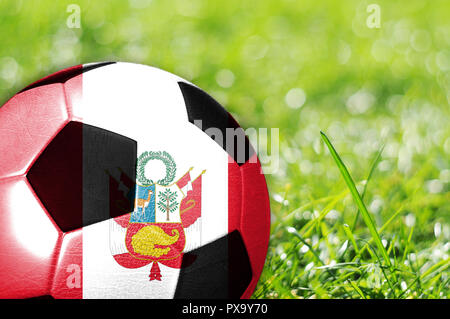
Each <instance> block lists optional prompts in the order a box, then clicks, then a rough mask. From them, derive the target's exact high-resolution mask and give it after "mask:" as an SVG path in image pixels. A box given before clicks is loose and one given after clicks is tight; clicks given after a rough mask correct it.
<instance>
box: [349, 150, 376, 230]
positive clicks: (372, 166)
mask: <svg viewBox="0 0 450 319" xmlns="http://www.w3.org/2000/svg"><path fill="white" fill-rule="evenodd" d="M383 150H384V145H383V146H381V148H380V150H379V151H378V153H377V155H376V156H375V159H374V160H373V162H372V165H371V166H370V171H369V175H367V178H366V183H365V184H364V188H363V191H362V194H361V199H362V200H364V197H365V196H366V191H367V185H368V184H369V181H370V179H371V178H372V175H373V172H374V171H375V168H377V166H378V163H379V162H380V159H381V154H382V153H383ZM359 215H360V210H359V209H358V211H357V212H356V216H355V220H354V221H353V225H352V231H354V230H355V227H356V223H357V222H358V218H359Z"/></svg>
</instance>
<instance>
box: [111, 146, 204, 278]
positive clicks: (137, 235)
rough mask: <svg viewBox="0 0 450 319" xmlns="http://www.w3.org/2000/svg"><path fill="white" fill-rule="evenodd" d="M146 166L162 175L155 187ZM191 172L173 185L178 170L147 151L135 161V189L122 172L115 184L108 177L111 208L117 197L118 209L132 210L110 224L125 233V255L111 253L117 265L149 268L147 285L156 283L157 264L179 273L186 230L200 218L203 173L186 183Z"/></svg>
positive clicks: (168, 157)
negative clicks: (154, 163)
mask: <svg viewBox="0 0 450 319" xmlns="http://www.w3.org/2000/svg"><path fill="white" fill-rule="evenodd" d="M151 160H159V161H161V162H162V163H163V164H164V165H165V169H166V174H165V177H164V178H162V179H160V180H158V181H156V182H155V181H153V180H151V179H149V178H147V177H146V174H145V172H146V170H145V169H146V166H147V164H148V162H149V161H151ZM191 170H192V168H191V169H189V170H188V171H187V172H186V173H185V174H184V175H182V176H181V177H180V178H179V179H178V180H176V181H175V182H174V180H175V178H176V173H177V167H176V164H175V161H174V160H173V158H172V156H171V155H170V154H169V153H167V152H165V151H162V152H160V151H159V152H152V151H148V152H144V153H142V154H141V155H140V156H139V158H138V161H137V172H136V183H134V182H133V181H132V180H131V179H130V178H129V177H127V176H126V174H124V173H123V172H122V173H121V175H120V178H119V179H120V180H117V179H115V178H113V177H111V176H110V190H111V189H113V190H117V191H116V194H112V196H113V197H114V198H115V199H116V200H115V201H114V202H115V203H111V204H112V205H116V207H117V205H118V203H119V205H120V203H121V201H120V200H119V201H117V198H120V196H122V197H123V198H122V204H123V203H124V202H128V203H133V205H131V207H134V210H133V211H132V212H131V213H129V214H125V215H122V216H120V217H116V218H114V222H115V223H117V224H118V225H119V226H120V227H122V228H126V232H125V239H124V240H125V247H126V252H122V253H117V254H116V253H114V252H113V250H111V251H112V252H113V257H114V259H115V260H116V261H117V263H118V264H119V265H121V266H123V267H126V268H140V267H143V266H146V265H148V264H150V263H153V264H152V267H151V271H150V275H149V277H150V281H152V280H161V278H162V274H161V270H160V267H159V265H158V264H159V263H160V264H163V265H165V266H168V267H172V268H180V267H181V261H182V257H183V251H184V250H185V246H186V235H185V229H186V228H188V227H190V226H191V225H192V224H194V223H195V222H196V221H197V219H198V218H200V217H201V187H202V175H203V174H204V173H205V171H203V172H202V173H200V175H199V176H198V177H197V178H195V179H194V180H191V176H190V173H191ZM117 192H119V193H120V194H119V195H118V194H117ZM112 193H114V192H112ZM110 196H111V195H110ZM125 198H126V199H125Z"/></svg>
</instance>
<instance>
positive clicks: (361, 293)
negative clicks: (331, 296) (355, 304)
mask: <svg viewBox="0 0 450 319" xmlns="http://www.w3.org/2000/svg"><path fill="white" fill-rule="evenodd" d="M350 285H352V287H353V289H355V290H356V292H357V293H358V294H359V295H360V296H361V297H362V298H363V299H367V297H366V296H365V295H364V293H363V292H362V290H361V289H359V287H358V286H357V285H356V284H355V283H354V282H353V281H350Z"/></svg>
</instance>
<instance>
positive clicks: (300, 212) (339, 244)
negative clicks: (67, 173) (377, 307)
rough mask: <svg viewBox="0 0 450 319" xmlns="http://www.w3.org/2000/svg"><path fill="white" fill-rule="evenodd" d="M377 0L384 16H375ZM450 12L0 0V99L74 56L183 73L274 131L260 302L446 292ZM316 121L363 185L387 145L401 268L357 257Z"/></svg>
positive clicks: (379, 183) (385, 195)
mask: <svg viewBox="0 0 450 319" xmlns="http://www.w3.org/2000/svg"><path fill="white" fill-rule="evenodd" d="M371 3H375V4H377V5H379V7H380V9H381V25H380V28H369V27H368V25H367V23H366V21H367V18H368V17H369V15H370V13H368V12H367V6H368V5H369V4H371ZM69 4H77V5H79V6H80V8H81V28H80V29H70V28H68V27H67V25H66V22H67V19H68V17H69V15H70V13H68V12H67V6H68V5H69ZM449 12H450V2H449V1H445V0H442V1H441V0H433V1H422V0H411V1H387V0H386V1H378V0H377V1H356V0H355V1H352V0H345V1H332V0H329V1H312V0H311V1H298V0H280V1H236V0H229V1H226V2H225V1H223V2H220V1H199V0H191V1H184V0H177V1H157V0H129V1H87V0H86V1H47V0H45V1H43V0H42V1H31V0H29V1H19V0H0V39H1V44H0V104H3V103H4V102H6V101H7V99H9V98H10V97H11V96H13V95H14V94H15V93H16V92H17V91H19V90H20V89H22V88H23V87H25V86H26V85H27V84H29V83H31V82H33V81H35V80H37V79H39V78H41V77H43V76H45V75H48V74H50V73H52V72H54V71H57V70H60V69H62V68H64V67H68V66H72V65H76V64H80V63H88V62H95V61H105V60H115V61H129V62H136V63H143V64H148V65H152V66H156V67H159V68H162V69H164V70H167V71H169V72H172V73H175V74H177V75H180V76H182V77H184V78H186V79H187V80H189V81H191V82H194V83H195V84H197V85H198V86H200V87H201V88H203V89H204V90H206V91H207V92H209V93H210V94H211V95H213V96H214V97H215V98H216V99H217V100H218V101H219V102H221V103H222V104H223V105H224V106H226V108H227V109H228V110H229V111H230V112H232V114H233V115H234V116H235V117H236V119H237V120H238V121H239V123H240V124H241V125H242V126H243V127H244V128H248V127H254V128H260V127H263V128H279V130H280V131H279V134H280V161H279V169H278V170H277V171H276V172H275V173H274V174H270V175H268V176H267V181H268V186H269V192H270V196H271V207H272V235H271V239H270V247H269V252H268V258H267V262H266V266H265V270H264V272H263V275H262V277H261V281H260V283H259V285H258V288H257V290H256V292H255V294H254V297H255V298H447V297H449V295H450V292H449V272H448V266H449V263H450V262H449V256H448V255H449V248H450V244H449V239H450V213H449V211H450V205H449V202H450V201H449V199H450V196H449V188H450V187H449V181H450V165H449V163H450V160H449V157H450V129H449V122H450V121H449V118H450V117H449V113H450V108H449V102H450V22H449V21H450V20H449V19H448V16H449V15H448V13H449ZM320 130H323V131H325V132H326V133H327V134H328V136H329V137H330V139H331V140H332V142H333V144H334V146H335V147H336V149H337V150H338V152H339V153H340V155H341V157H342V158H343V160H344V162H345V163H346V164H347V166H348V168H349V170H350V171H351V173H352V175H353V178H354V179H355V181H356V182H357V183H358V185H359V186H360V187H361V186H362V185H363V184H364V180H365V179H366V178H367V175H368V173H369V171H370V168H371V163H372V161H373V159H374V157H375V156H376V154H377V152H378V151H379V150H380V149H381V147H382V146H383V145H384V146H385V148H384V150H383V153H382V155H381V159H380V161H379V163H378V164H377V166H376V168H375V170H374V174H373V177H372V179H371V180H370V182H369V184H368V187H367V194H366V196H365V203H366V205H367V207H368V209H369V211H370V212H371V214H372V218H373V219H374V221H375V223H376V225H377V226H378V229H379V231H380V233H381V237H382V239H383V242H384V243H385V244H386V248H387V249H388V250H389V256H390V257H391V258H392V261H393V263H394V265H395V268H396V274H395V276H394V275H393V274H391V273H386V272H387V271H386V269H385V267H384V265H383V263H382V262H381V261H380V260H378V259H377V251H376V248H375V247H374V248H373V251H371V250H366V252H364V253H361V254H358V253H357V251H358V249H360V248H361V246H364V244H365V243H366V242H367V241H368V240H369V239H370V234H369V232H368V230H367V227H366V225H365V224H364V223H363V221H362V220H357V222H356V224H355V225H356V226H355V228H354V231H353V232H352V234H353V236H354V238H356V240H355V242H356V246H357V247H355V246H354V245H353V244H352V241H351V240H350V239H351V236H350V235H349V233H348V229H351V226H352V225H353V223H354V221H355V216H356V212H357V209H356V206H355V205H354V203H353V200H352V198H351V197H350V195H349V194H348V191H347V188H346V186H345V183H344V182H343V180H342V178H341V176H340V173H339V171H338V169H337V167H336V166H335V164H334V162H333V160H332V158H331V156H330V154H329V153H328V151H326V149H325V147H324V144H323V143H322V141H321V138H320V134H319V131H320ZM0 138H1V137H0ZM360 190H361V188H360ZM319 216H320V217H319ZM391 217H393V218H392V219H391V220H390V218H391ZM389 220H390V221H389ZM388 221H389V222H388ZM386 222H388V225H386V226H385V227H383V225H385V223H386ZM346 225H350V227H347V226H346ZM382 227H383V228H382ZM380 228H381V230H380ZM358 246H359V248H358ZM378 253H379V252H378Z"/></svg>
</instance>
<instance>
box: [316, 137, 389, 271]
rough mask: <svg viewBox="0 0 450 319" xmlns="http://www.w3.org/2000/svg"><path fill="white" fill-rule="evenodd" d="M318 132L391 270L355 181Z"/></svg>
mask: <svg viewBox="0 0 450 319" xmlns="http://www.w3.org/2000/svg"><path fill="white" fill-rule="evenodd" d="M320 134H321V136H322V139H323V141H324V142H325V144H326V145H327V147H328V149H329V151H330V153H331V156H332V157H333V159H334V161H335V162H336V165H337V166H338V168H339V171H340V172H341V174H342V177H343V178H344V180H345V182H346V184H347V186H348V188H349V190H350V193H351V194H352V197H353V199H354V200H355V202H356V205H357V206H358V209H359V210H360V211H361V215H362V217H363V220H364V223H365V224H366V226H367V228H368V229H369V232H370V234H371V236H372V238H373V240H374V241H375V244H376V246H377V248H378V250H379V251H380V253H381V255H382V256H383V259H384V261H385V263H386V264H387V265H388V266H389V268H390V269H391V272H392V264H391V261H390V260H389V256H388V254H387V252H386V249H385V248H384V246H383V243H382V242H381V238H380V235H379V234H378V231H377V229H376V227H375V224H374V222H373V220H372V218H371V217H370V215H369V212H368V211H367V208H366V205H364V202H363V201H362V199H361V196H360V195H359V192H358V190H357V189H356V186H355V182H354V181H353V179H352V177H351V176H350V173H349V171H348V170H347V167H346V166H345V164H344V162H343V161H342V160H341V158H340V156H339V154H338V153H337V152H336V150H335V149H334V147H333V145H332V144H331V142H330V140H329V139H328V137H327V136H326V135H325V133H323V132H322V131H321V132H320ZM392 274H393V276H394V278H395V274H394V273H393V272H392Z"/></svg>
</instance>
